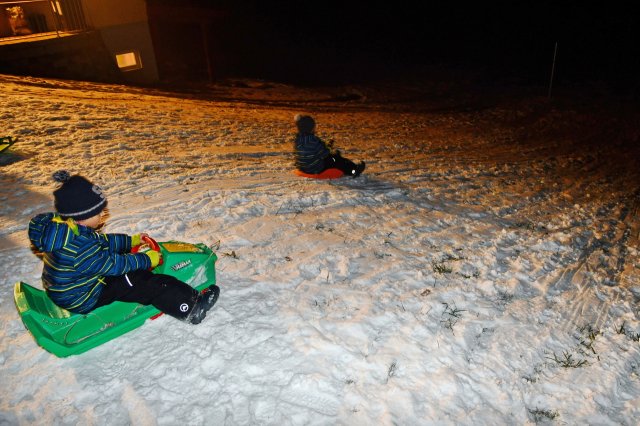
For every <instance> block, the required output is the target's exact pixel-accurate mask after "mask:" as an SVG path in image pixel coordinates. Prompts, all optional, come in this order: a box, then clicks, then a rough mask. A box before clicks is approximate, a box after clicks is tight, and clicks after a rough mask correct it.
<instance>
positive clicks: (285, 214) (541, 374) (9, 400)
mask: <svg viewBox="0 0 640 426" xmlns="http://www.w3.org/2000/svg"><path fill="white" fill-rule="evenodd" d="M433 81H438V83H434V82H433ZM433 81H432V83H430V84H427V83H425V84H422V85H410V84H408V83H407V84H405V85H403V86H402V87H400V86H397V87H393V88H392V87H391V86H390V84H382V83H381V84H380V85H378V86H376V87H373V86H370V87H342V88H315V89H313V90H312V89H308V88H307V89H303V88H295V87H290V86H285V85H281V84H275V83H268V82H260V81H235V82H230V83H229V84H220V85H217V86H214V87H209V88H201V89H199V90H196V89H195V88H191V90H189V91H188V93H185V92H182V93H180V92H177V91H169V90H167V91H161V90H151V89H139V88H131V87H124V86H117V85H101V84H93V83H81V82H67V81H57V80H46V79H37V78H20V77H12V76H0V93H1V94H2V96H1V99H2V101H1V102H0V120H1V121H0V123H1V126H0V133H2V134H1V135H0V136H4V135H12V136H17V137H19V138H20V141H19V142H18V143H17V144H16V145H14V146H13V147H12V148H10V149H9V150H8V151H5V152H4V153H2V154H0V213H1V216H0V226H1V229H0V264H1V265H2V267H1V272H0V279H1V284H2V285H1V286H0V321H1V323H2V329H1V330H0V382H1V386H0V392H1V394H0V424H2V425H4V424H8V425H14V424H43V425H44V424H46V425H62V424H74V425H75V424H82V425H85V424H95V425H110V426H112V425H127V424H133V425H154V424H158V425H177V424H180V425H183V424H184V425H287V424H290V425H302V424H305V425H306V424H313V425H334V424H340V425H392V424H400V425H418V424H467V425H479V424H484V425H496V424H505V425H506V424H509V425H511V424H534V423H548V424H594V425H595V424H598V425H619V424H623V425H634V424H638V423H639V422H640V343H639V339H640V308H639V304H640V256H639V252H638V241H639V239H640V235H639V233H640V226H639V206H640V191H639V190H638V183H639V182H640V179H639V174H640V173H639V170H638V148H637V147H638V145H640V130H639V126H638V122H640V113H639V112H638V109H637V108H634V107H633V104H631V103H627V102H625V101H624V100H618V101H614V100H612V99H609V98H607V97H605V96H596V95H594V96H593V97H591V98H589V97H586V96H585V95H582V97H581V95H579V94H571V95H570V94H566V95H563V96H561V95H560V94H559V95H558V97H557V98H556V99H554V100H552V101H548V100H547V99H546V98H545V97H544V95H546V93H545V91H544V89H542V90H540V91H539V92H541V93H542V96H534V95H532V94H526V93H525V92H524V91H520V92H505V91H501V90H500V89H497V88H495V87H486V88H485V89H484V92H472V91H470V90H469V87H461V88H460V87H456V86H455V81H456V80H455V78H452V79H451V80H449V81H448V82H445V81H444V80H433ZM231 83H233V84H231ZM391 89H393V90H391ZM299 112H307V113H311V114H313V115H314V116H315V117H316V119H317V122H318V130H319V132H320V134H321V135H326V136H329V137H333V138H334V139H335V141H336V145H337V146H338V147H340V148H342V151H343V153H344V154H345V155H346V156H348V157H351V158H353V159H354V160H361V159H362V160H365V161H367V170H366V172H365V174H364V175H363V176H361V177H359V178H357V179H351V178H344V179H340V180H336V181H316V180H308V179H304V178H299V177H296V176H294V175H293V174H292V173H291V168H292V167H291V161H292V160H291V140H292V137H293V134H294V127H293V122H292V119H293V116H294V114H296V113H299ZM58 169H67V170H69V171H71V172H72V173H80V174H83V175H85V176H86V177H88V178H89V179H91V180H93V181H95V182H96V183H98V184H100V185H101V187H102V188H103V189H104V190H105V192H106V193H107V195H108V198H109V206H110V216H111V218H110V221H109V223H108V225H107V227H106V231H107V232H125V233H137V232H142V231H145V232H148V233H149V234H150V235H152V236H153V237H155V238H156V239H157V240H160V241H162V240H169V239H176V240H183V241H189V242H203V243H206V244H207V245H214V244H215V243H216V242H217V241H218V240H219V249H218V250H217V254H218V256H219V260H218V262H217V274H218V283H219V285H220V287H221V289H222V292H221V296H220V299H219V302H218V304H217V305H216V307H215V308H214V310H213V311H212V312H211V314H210V315H209V316H207V318H206V319H205V320H204V322H203V323H202V324H200V325H198V326H192V325H189V324H186V323H181V322H179V321H176V320H175V319H172V318H170V317H168V316H162V317H160V318H159V319H157V320H155V321H149V322H148V323H147V324H145V325H144V326H143V327H141V328H139V329H136V330H134V331H132V332H130V333H128V334H125V335H124V336H122V337H120V338H118V339H116V340H113V341H111V342H108V343H106V344H104V345H102V346H100V347H98V348H95V349H92V350H90V351H89V352H86V353H84V354H81V355H77V356H73V357H69V358H62V359H61V358H56V357H55V356H53V355H51V354H49V353H48V352H46V351H44V350H43V349H41V348H40V347H38V346H37V345H36V343H35V342H34V340H33V338H32V337H31V335H30V334H29V333H28V332H27V331H26V329H25V328H24V326H23V325H22V322H21V321H20V318H19V316H18V314H17V311H16V309H15V306H14V304H13V293H12V290H13V284H14V283H15V282H16V281H19V280H22V281H25V282H28V283H31V284H34V285H37V286H40V272H41V267H42V265H41V261H40V260H39V259H38V258H37V257H36V256H35V255H34V254H33V253H32V251H31V250H30V247H29V244H28V239H27V236H26V229H27V224H28V221H29V219H30V218H31V217H32V216H33V215H34V214H36V213H38V212H43V211H49V210H50V209H51V208H52V201H51V192H52V190H53V189H54V185H53V181H52V179H51V174H52V173H53V172H54V171H56V170H58Z"/></svg>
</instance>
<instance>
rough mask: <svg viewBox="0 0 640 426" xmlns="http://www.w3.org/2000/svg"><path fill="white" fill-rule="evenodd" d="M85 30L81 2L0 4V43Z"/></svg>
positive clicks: (54, 0)
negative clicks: (2, 40)
mask: <svg viewBox="0 0 640 426" xmlns="http://www.w3.org/2000/svg"><path fill="white" fill-rule="evenodd" d="M88 29H89V25H88V24H87V21H86V19H85V16H84V12H83V10H82V2H81V0H16V1H0V40H1V39H8V38H14V39H22V38H30V37H40V36H43V35H55V36H58V37H60V36H62V35H65V34H68V33H74V32H82V31H86V30H88Z"/></svg>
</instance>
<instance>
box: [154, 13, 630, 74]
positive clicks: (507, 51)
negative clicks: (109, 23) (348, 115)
mask: <svg viewBox="0 0 640 426" xmlns="http://www.w3.org/2000/svg"><path fill="white" fill-rule="evenodd" d="M151 1H153V0H151ZM155 1H159V2H162V1H165V2H167V1H171V0H155ZM410 3H413V2H404V1H390V2H375V1H370V2H365V1H346V0H345V1H335V0H327V1H303V0H300V1H297V2H293V1H288V0H283V1H267V0H246V1H241V0H217V1H215V0H210V1H205V0H200V1H198V0H190V1H186V0H185V1H182V2H180V4H183V5H184V4H192V5H197V6H201V7H214V8H220V9H226V10H228V11H229V12H230V16H229V19H227V20H226V21H225V22H226V29H225V28H223V29H220V30H219V32H218V35H219V36H220V37H222V39H223V40H228V42H223V43H222V44H223V48H227V49H230V51H229V55H230V56H229V57H231V56H233V57H234V58H240V59H236V61H235V63H234V64H235V65H234V66H236V67H237V68H238V69H240V70H243V71H245V72H248V73H255V74H264V75H265V76H266V77H277V76H278V75H284V76H285V77H286V74H287V71H288V72H290V73H295V74H296V75H298V76H301V77H302V78H305V76H306V77H308V78H309V79H313V78H314V77H318V76H322V75H328V74H333V75H340V74H343V75H352V76H355V75H364V74H368V75H375V74H376V73H384V72H393V71H398V70H401V69H410V68H412V67H415V66H418V65H433V64H439V63H446V64H451V65H457V66H465V67H482V68H485V69H488V70H491V71H493V72H495V73H497V74H503V75H507V74H518V75H523V76H525V77H527V78H531V79H533V80H536V79H538V78H542V79H544V78H547V77H548V74H549V69H550V67H551V62H552V59H553V52H554V45H555V42H556V41H557V42H558V56H557V67H558V73H559V75H558V77H559V78H563V77H564V78H567V79H576V80H579V79H605V80H615V79H625V80H629V79H636V76H637V75H638V74H639V73H640V48H639V43H640V41H639V40H640V19H639V18H640V14H638V12H636V11H635V10H632V8H631V5H632V4H633V2H632V1H620V2H615V1H613V2H608V3H607V6H606V8H605V6H601V7H596V6H592V5H589V6H586V5H585V2H577V1H569V2H550V1H528V2H522V1H485V2H481V1H476V2H472V4H471V5H470V4H469V3H468V2H461V1H455V0H454V1H449V2H435V1H426V0H424V1H422V2H420V5H414V4H410ZM554 3H563V4H562V5H558V4H554ZM224 46H226V47H224Z"/></svg>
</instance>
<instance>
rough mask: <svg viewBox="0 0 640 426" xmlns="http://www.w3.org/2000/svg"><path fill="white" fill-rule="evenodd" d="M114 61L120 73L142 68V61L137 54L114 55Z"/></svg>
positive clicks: (132, 52) (133, 52)
mask: <svg viewBox="0 0 640 426" xmlns="http://www.w3.org/2000/svg"><path fill="white" fill-rule="evenodd" d="M116 61H117V62H118V68H120V71H133V70H138V69H140V68H142V61H141V60H140V54H139V53H138V52H136V51H135V50H134V51H131V52H122V53H116Z"/></svg>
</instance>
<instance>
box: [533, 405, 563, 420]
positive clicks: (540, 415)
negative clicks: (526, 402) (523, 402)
mask: <svg viewBox="0 0 640 426" xmlns="http://www.w3.org/2000/svg"><path fill="white" fill-rule="evenodd" d="M529 413H530V414H531V415H532V416H533V421H534V422H536V423H538V422H543V421H546V420H554V419H555V418H556V417H558V416H559V414H558V412H557V411H551V410H543V409H540V408H536V409H533V410H531V409H529Z"/></svg>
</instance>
